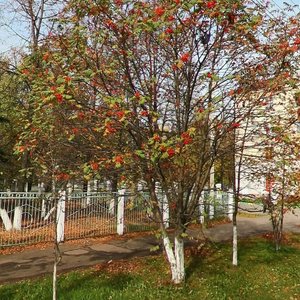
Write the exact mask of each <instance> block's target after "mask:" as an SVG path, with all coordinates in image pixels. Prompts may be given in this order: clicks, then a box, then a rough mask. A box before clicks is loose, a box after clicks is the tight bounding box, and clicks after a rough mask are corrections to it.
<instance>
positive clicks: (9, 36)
mask: <svg viewBox="0 0 300 300" xmlns="http://www.w3.org/2000/svg"><path fill="white" fill-rule="evenodd" d="M260 1H267V0H260ZM255 2H259V1H258V0H256V1H255ZM269 2H270V3H272V4H274V5H275V8H276V9H279V7H280V8H283V7H284V5H283V2H287V3H289V4H297V5H299V6H300V0H285V1H282V0H269ZM11 3H12V2H11V1H10V0H0V53H9V51H10V49H11V48H12V47H17V48H20V47H24V46H25V45H26V41H25V40H24V39H22V38H21V36H22V37H23V38H25V39H26V38H27V35H28V34H27V32H28V31H26V28H25V27H24V24H21V23H20V22H19V20H18V17H16V15H15V14H13V13H9V12H8V10H9V9H10V6H11ZM7 24H8V25H7ZM18 35H19V36H18Z"/></svg>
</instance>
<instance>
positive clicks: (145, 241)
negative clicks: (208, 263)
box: [0, 213, 300, 283]
mask: <svg viewBox="0 0 300 300" xmlns="http://www.w3.org/2000/svg"><path fill="white" fill-rule="evenodd" d="M271 230H272V227H271V223H270V221H269V217H268V216H259V217H251V218H246V217H239V218H238V232H239V236H240V237H247V236H251V235H255V234H261V233H265V232H269V231H271ZM284 230H285V231H292V232H299V233H300V214H299V216H298V214H297V215H293V214H291V213H289V214H288V215H286V218H285V225H284ZM190 234H191V235H192V236H195V237H197V238H199V239H200V240H201V239H204V238H205V237H206V238H209V239H211V240H212V241H215V242H222V241H226V240H229V239H230V238H231V237H232V225H231V224H222V225H217V226H215V227H213V228H209V229H204V230H203V231H199V229H197V230H196V229H193V230H191V231H190ZM159 243H160V241H159V240H157V239H156V238H155V237H153V236H149V235H147V236H143V237H136V238H129V239H126V236H125V238H124V239H115V240H109V241H107V242H99V241H98V242H97V241H96V242H94V243H90V244H88V245H83V244H79V243H78V244H62V245H61V246H60V248H61V252H62V262H61V264H60V266H59V268H58V271H59V272H65V271H68V270H74V269H76V268H81V267H89V266H93V265H96V264H101V263H104V262H109V261H110V260H120V259H128V258H132V257H138V256H147V255H151V252H150V248H152V247H153V246H156V245H158V244H159ZM52 268H53V248H51V247H49V248H46V249H44V250H40V249H31V250H25V251H23V252H18V253H14V254H8V255H2V256H1V257H0V270H1V272H0V283H4V282H9V281H17V280H21V279H24V278H31V277H37V276H40V275H44V274H48V273H51V272H52Z"/></svg>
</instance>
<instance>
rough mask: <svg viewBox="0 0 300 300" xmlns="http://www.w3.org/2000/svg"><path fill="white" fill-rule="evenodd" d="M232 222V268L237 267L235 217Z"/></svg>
mask: <svg viewBox="0 0 300 300" xmlns="http://www.w3.org/2000/svg"><path fill="white" fill-rule="evenodd" d="M234 219H235V221H233V222H232V264H233V265H234V266H237V265H238V236H237V224H236V216H234V217H233V220H234Z"/></svg>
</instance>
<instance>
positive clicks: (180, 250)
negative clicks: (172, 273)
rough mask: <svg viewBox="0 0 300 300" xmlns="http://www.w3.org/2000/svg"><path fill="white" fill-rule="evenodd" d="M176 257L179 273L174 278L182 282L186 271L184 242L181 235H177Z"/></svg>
mask: <svg viewBox="0 0 300 300" xmlns="http://www.w3.org/2000/svg"><path fill="white" fill-rule="evenodd" d="M174 250H175V257H176V264H177V273H176V278H175V280H174V282H175V283H177V282H178V283H181V282H183V281H184V279H185V272H184V242H183V239H182V238H181V237H175V248H174Z"/></svg>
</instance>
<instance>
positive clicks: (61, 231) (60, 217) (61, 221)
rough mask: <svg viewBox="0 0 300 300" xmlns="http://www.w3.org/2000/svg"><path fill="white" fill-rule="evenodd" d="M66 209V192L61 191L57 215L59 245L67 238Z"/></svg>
mask: <svg viewBox="0 0 300 300" xmlns="http://www.w3.org/2000/svg"><path fill="white" fill-rule="evenodd" d="M65 208H66V191H61V192H60V193H59V198H58V202H57V215H56V226H57V227H56V228H57V235H56V241H57V243H61V242H63V241H64V237H65V212H66V210H65Z"/></svg>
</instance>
